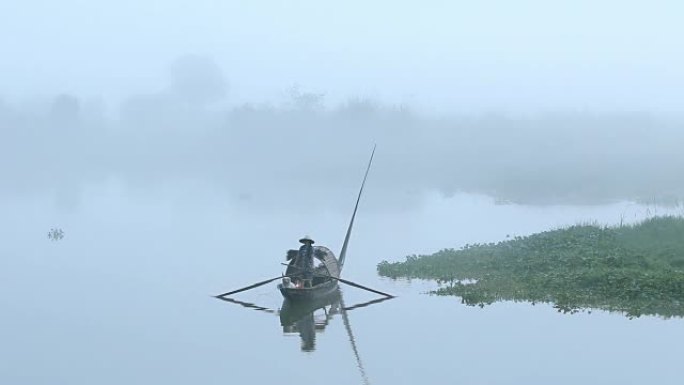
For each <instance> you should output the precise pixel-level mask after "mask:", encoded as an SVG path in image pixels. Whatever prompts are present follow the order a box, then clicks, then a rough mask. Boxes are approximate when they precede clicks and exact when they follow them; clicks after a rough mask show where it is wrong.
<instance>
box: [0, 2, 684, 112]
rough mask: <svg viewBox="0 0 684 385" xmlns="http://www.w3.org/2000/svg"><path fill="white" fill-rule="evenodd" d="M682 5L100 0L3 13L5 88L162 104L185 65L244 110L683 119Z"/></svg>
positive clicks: (16, 5) (5, 7)
mask: <svg viewBox="0 0 684 385" xmlns="http://www.w3.org/2000/svg"><path fill="white" fill-rule="evenodd" d="M682 11H683V9H682V5H681V4H680V3H679V2H676V1H655V2H649V3H648V4H647V3H644V2H641V1H617V0H608V1H602V2H599V3H597V2H593V1H585V0H580V1H563V2H554V3H548V2H544V1H535V0H524V1H517V2H514V3H512V2H508V1H503V0H492V1H485V2H477V3H464V2H453V1H434V0H432V1H426V2H421V3H420V4H417V3H412V2H396V1H384V0H383V1H374V2H371V3H368V2H363V1H349V2H345V3H344V4H341V3H340V4H336V3H335V4H333V3H330V4H323V3H321V2H317V1H311V0H305V1H294V2H290V1H264V0H257V1H230V2H220V1H213V0H199V1H192V2H190V1H178V0H170V1H165V2H159V1H146V2H138V1H128V0H123V1H110V0H106V1H99V2H96V3H93V2H88V1H82V0H65V1H60V2H52V1H45V0H27V1H22V2H3V4H2V5H0V46H1V47H2V60H0V73H1V74H2V76H1V77H0V80H1V81H0V86H1V87H2V90H0V93H1V94H5V95H7V96H12V97H14V96H19V97H22V98H30V97H33V96H35V95H54V94H57V93H63V92H65V93H70V94H75V95H79V96H81V97H91V96H99V97H102V98H105V99H106V100H107V101H108V102H112V103H114V104H113V105H115V104H116V103H118V102H121V101H122V100H124V99H126V98H127V97H128V96H129V95H131V94H137V93H147V92H150V90H159V89H162V88H163V87H165V86H166V84H167V81H168V79H167V68H168V66H169V64H170V63H171V62H172V61H173V60H175V59H176V58H177V57H178V56H180V55H183V54H188V53H194V54H203V55H210V56H212V57H213V58H214V60H215V61H216V63H217V65H218V66H219V67H220V68H221V69H222V70H223V71H224V73H225V74H226V77H227V78H228V80H229V81H230V84H231V90H230V93H229V99H228V100H229V101H232V102H235V103H244V102H250V103H261V102H264V101H267V102H275V101H277V100H278V99H279V98H281V96H282V93H283V90H284V89H286V88H288V87H289V86H291V85H292V84H295V83H298V84H302V85H303V86H305V87H307V88H310V89H312V90H314V91H315V92H320V93H325V94H326V96H327V101H328V102H330V103H331V104H333V105H334V104H337V103H340V102H343V101H344V100H346V99H347V98H350V97H357V96H361V97H371V98H375V99H380V100H381V101H383V102H386V103H388V104H412V105H415V106H416V107H419V108H420V109H422V110H426V111H437V112H441V113H454V112H458V113H472V112H482V111H491V110H497V111H500V110H502V111H506V112H514V113H516V112H521V111H524V112H539V111H540V110H557V109H561V110H566V109H570V110H573V111H574V110H578V109H579V110H585V109H589V110H599V111H606V110H608V111H612V112H615V111H623V110H629V111H632V110H639V111H659V112H673V111H674V112H679V111H681V98H680V97H679V92H678V90H680V89H681V88H682V86H683V85H684V76H682V73H681V71H680V68H682V66H683V65H684V52H683V49H682V46H681V44H679V40H680V37H681V36H682V32H683V31H682V28H683V27H682V26H681V23H680V20H679V19H680V15H681V14H682Z"/></svg>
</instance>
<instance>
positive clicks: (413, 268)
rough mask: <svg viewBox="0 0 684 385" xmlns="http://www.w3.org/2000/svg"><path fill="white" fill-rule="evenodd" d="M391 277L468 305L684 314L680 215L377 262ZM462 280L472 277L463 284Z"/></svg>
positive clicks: (683, 229) (581, 227) (683, 240)
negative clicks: (428, 286) (424, 283)
mask: <svg viewBox="0 0 684 385" xmlns="http://www.w3.org/2000/svg"><path fill="white" fill-rule="evenodd" d="M378 273H379V274H380V275H382V276H385V277H390V278H421V279H432V280H436V281H437V282H439V283H440V288H439V289H437V290H435V291H434V293H435V294H438V295H456V296H460V297H461V299H462V302H463V303H465V304H468V305H474V306H475V305H477V306H485V305H488V304H491V303H494V302H497V301H503V300H512V301H525V302H531V303H533V304H535V303H539V302H542V303H552V304H553V305H554V306H555V307H556V308H557V309H558V311H560V312H566V313H574V312H577V311H583V310H589V309H603V310H608V311H616V312H622V313H624V314H625V315H627V316H629V317H639V316H641V315H659V316H663V317H681V316H684V218H681V217H657V218H652V219H648V220H646V221H644V222H641V223H638V224H636V225H630V226H620V227H602V226H598V225H595V224H593V225H577V226H572V227H568V228H564V229H559V230H553V231H546V232H542V233H538V234H534V235H530V236H527V237H515V238H513V239H509V240H506V241H502V242H499V243H488V244H475V245H465V246H464V247H462V248H460V249H444V250H441V251H438V252H437V253H434V254H432V255H420V256H417V255H412V256H409V257H406V260H405V261H404V262H388V261H382V262H380V263H379V264H378ZM463 280H473V281H474V282H473V283H466V282H463Z"/></svg>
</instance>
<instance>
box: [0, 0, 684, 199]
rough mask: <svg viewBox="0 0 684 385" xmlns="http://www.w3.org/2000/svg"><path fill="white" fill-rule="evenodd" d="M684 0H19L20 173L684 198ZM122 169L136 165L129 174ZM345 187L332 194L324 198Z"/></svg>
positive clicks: (15, 74) (6, 108)
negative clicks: (368, 168)
mask: <svg viewBox="0 0 684 385" xmlns="http://www.w3.org/2000/svg"><path fill="white" fill-rule="evenodd" d="M681 11H682V9H681V5H679V4H678V3H677V2H656V3H650V4H648V5H645V4H644V3H640V2H624V1H620V2H618V1H607V2H601V3H600V4H596V3H595V2H588V1H587V2H585V1H580V2H577V1H575V2H567V3H565V4H562V5H561V4H553V5H550V4H547V3H546V2H540V1H523V2H515V4H513V3H510V2H504V1H492V2H485V3H478V4H459V3H456V2H439V1H433V2H428V3H425V4H421V5H420V6H419V5H417V4H414V5H412V4H409V3H396V2H373V3H372V4H367V3H365V2H363V3H362V2H348V3H345V4H344V5H340V4H338V5H324V4H320V3H319V2H313V1H301V2H294V3H292V2H264V1H250V2H214V1H196V2H180V1H169V2H163V3H161V2H156V1H151V2H145V3H143V4H140V3H139V2H133V1H116V2H113V1H107V2H97V3H91V2H85V1H73V0H72V1H62V2H59V3H54V2H48V1H36V0H29V1H24V2H13V3H11V2H5V3H3V4H2V5H1V6H0V39H1V40H0V47H2V60H0V143H1V144H0V146H2V147H1V150H2V152H1V153H0V161H2V164H3V167H2V168H1V169H0V178H1V181H0V193H2V194H3V195H6V194H25V193H37V192H40V193H45V192H49V193H54V194H56V196H58V197H62V198H60V199H62V200H66V201H70V202H72V203H73V204H77V202H78V195H79V192H80V191H81V190H82V189H83V188H84V186H86V185H88V184H91V183H98V182H101V181H112V180H114V181H118V182H121V183H123V184H124V185H125V186H128V187H132V188H135V187H145V188H147V187H154V186H156V187H159V185H160V184H163V183H168V182H169V181H171V182H172V183H176V182H178V183H187V182H191V183H201V184H205V185H210V186H213V187H216V188H219V189H220V191H222V192H225V194H226V196H227V197H233V198H237V199H242V200H244V201H245V202H252V203H254V204H255V205H259V206H263V205H276V206H281V205H303V204H304V202H306V204H307V205H311V204H315V203H316V201H320V200H321V199H328V200H329V202H325V203H326V204H330V202H335V201H337V199H336V198H335V197H334V195H332V198H331V194H334V193H336V192H344V193H345V194H346V193H347V192H349V191H352V190H353V189H354V188H355V187H354V183H356V179H358V174H359V172H360V169H361V168H362V163H363V159H364V157H365V156H366V154H367V153H368V152H369V150H370V148H371V147H372V145H373V143H377V144H378V145H379V150H378V159H377V160H378V164H377V167H378V170H377V176H376V178H377V179H378V181H377V182H376V183H379V185H380V186H381V188H382V191H383V194H384V195H385V196H386V197H387V199H386V200H384V201H383V202H382V203H383V204H385V205H386V206H388V207H390V206H395V208H396V207H403V206H406V205H410V204H412V203H415V202H416V201H419V200H420V196H421V194H422V193H424V192H426V191H439V192H441V193H443V194H445V195H447V196H448V195H449V194H453V193H455V192H475V193H481V194H487V195H491V196H494V197H495V198H496V199H498V200H500V201H502V202H507V201H510V202H519V203H531V204H550V203H583V204H584V203H591V204H594V203H606V202H612V201H617V200H625V199H627V200H637V201H642V202H644V201H646V202H652V201H655V200H657V201H661V202H670V203H671V202H675V201H677V200H678V199H680V198H681V196H682V194H683V193H684V182H681V178H678V175H679V170H681V167H682V165H683V164H684V155H682V152H681V151H679V148H678V145H677V143H681V140H682V138H683V137H682V136H683V135H684V134H682V133H681V125H682V122H683V121H684V118H682V114H681V112H682V105H681V97H680V90H681V88H682V86H684V76H682V72H681V71H680V68H681V67H682V65H683V64H684V51H683V49H682V46H681V44H679V42H678V39H679V37H681V36H682V35H683V33H682V32H684V31H682V29H683V27H682V26H681V24H680V23H679V22H678V18H677V15H679V14H681ZM118 182H117V183H118ZM322 196H326V197H328V198H321V197H322Z"/></svg>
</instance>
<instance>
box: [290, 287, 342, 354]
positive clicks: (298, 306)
mask: <svg viewBox="0 0 684 385" xmlns="http://www.w3.org/2000/svg"><path fill="white" fill-rule="evenodd" d="M340 299H341V294H340V291H339V289H338V288H337V289H336V290H334V291H331V292H330V293H328V294H327V295H324V296H320V297H318V298H316V299H314V300H312V301H304V302H302V301H291V300H289V299H287V298H286V299H285V300H284V301H283V305H282V307H281V308H280V313H279V316H280V325H281V326H282V327H283V332H284V333H299V336H300V337H301V339H302V350H303V351H307V352H310V351H313V350H314V349H315V346H316V332H323V331H324V330H325V327H326V326H328V324H329V322H330V320H331V319H332V317H333V316H334V315H335V314H338V313H339V312H340ZM317 313H322V314H317Z"/></svg>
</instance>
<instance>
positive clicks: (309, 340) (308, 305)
mask: <svg viewBox="0 0 684 385" xmlns="http://www.w3.org/2000/svg"><path fill="white" fill-rule="evenodd" d="M391 298H393V297H381V298H376V299H374V300H371V301H367V302H363V303H358V304H355V305H353V306H345V303H344V297H343V295H342V291H341V290H340V289H339V288H336V289H335V290H333V291H331V292H330V293H328V294H327V295H325V296H319V297H317V298H315V299H312V300H311V301H291V300H289V299H287V298H286V299H284V300H283V303H282V305H281V308H280V309H279V310H273V309H269V308H267V307H263V306H258V305H255V304H253V303H248V302H242V301H238V300H235V299H232V298H227V297H222V298H220V299H222V300H223V301H226V302H230V303H234V304H237V305H240V306H243V307H245V308H248V309H253V310H258V311H263V312H266V313H271V314H277V315H278V317H279V318H280V326H281V327H282V328H283V333H285V334H299V336H300V338H301V350H302V351H305V352H313V351H314V350H315V349H316V334H317V333H322V332H324V331H325V329H326V328H327V327H328V326H329V325H330V323H331V321H332V320H333V319H334V318H335V317H336V316H337V315H340V316H341V318H342V322H343V323H344V327H345V329H346V331H347V336H348V337H349V342H350V343H351V346H352V350H353V352H354V356H355V358H356V362H357V366H358V368H359V371H360V372H361V377H362V378H363V381H364V384H367V383H368V378H367V377H366V371H365V369H364V367H363V363H362V362H361V357H360V356H359V352H358V349H357V347H356V340H355V338H354V334H353V333H352V328H351V323H350V321H349V315H348V312H349V311H352V310H355V309H360V308H363V307H366V306H370V305H373V304H376V303H380V302H383V301H386V300H389V299H391Z"/></svg>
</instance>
